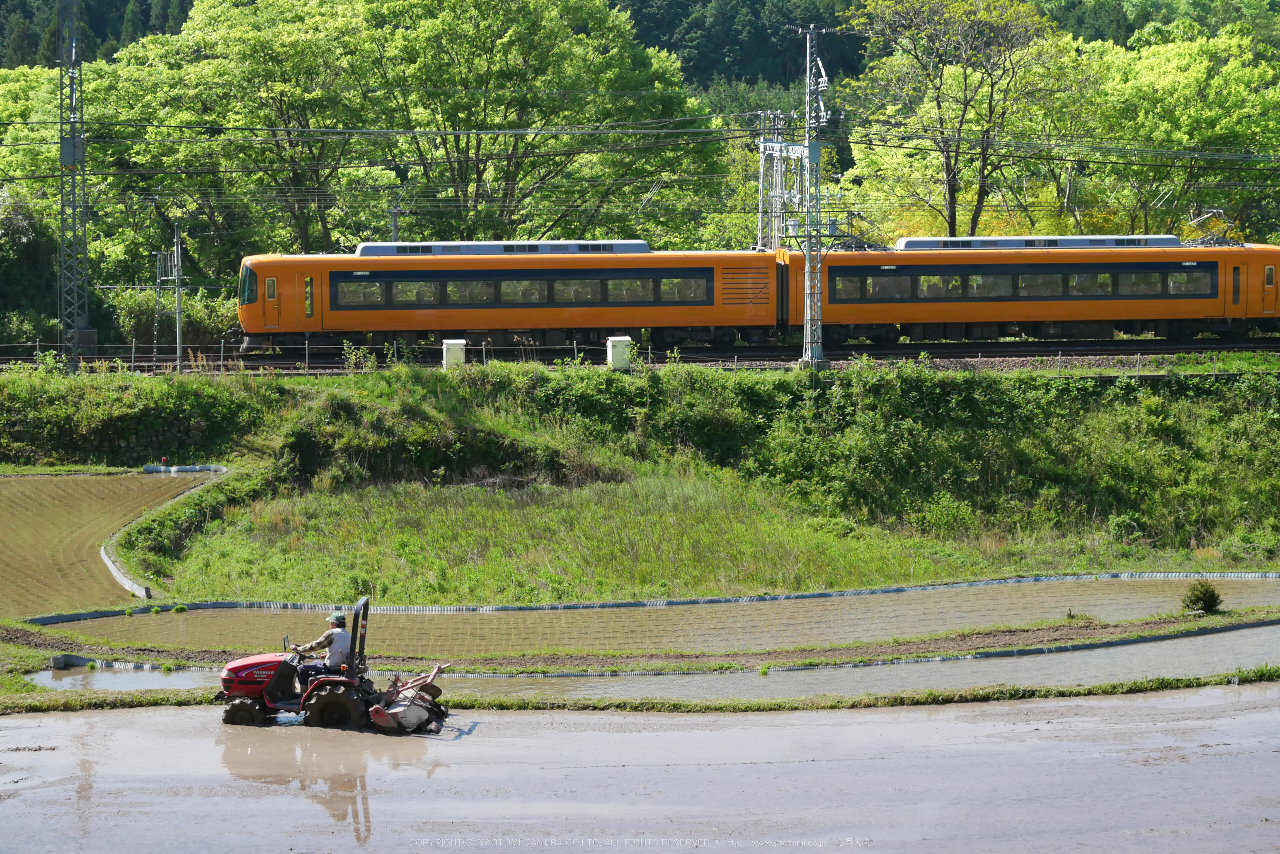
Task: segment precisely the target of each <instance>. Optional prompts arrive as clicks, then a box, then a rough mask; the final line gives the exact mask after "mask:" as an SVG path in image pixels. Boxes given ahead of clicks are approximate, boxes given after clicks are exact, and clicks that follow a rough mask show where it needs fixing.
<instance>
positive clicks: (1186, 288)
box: [1169, 270, 1213, 296]
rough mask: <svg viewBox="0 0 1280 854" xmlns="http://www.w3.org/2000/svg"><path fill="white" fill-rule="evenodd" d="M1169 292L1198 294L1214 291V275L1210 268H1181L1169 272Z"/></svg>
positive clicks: (1183, 294) (1188, 294)
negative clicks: (1211, 274)
mask: <svg viewBox="0 0 1280 854" xmlns="http://www.w3.org/2000/svg"><path fill="white" fill-rule="evenodd" d="M1169 293H1170V294H1173V295H1177V296H1196V295H1203V294H1211V293H1213V277H1212V276H1210V275H1209V271H1208V270H1179V271H1176V272H1173V273H1170V274H1169Z"/></svg>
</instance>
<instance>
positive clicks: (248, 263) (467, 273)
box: [239, 235, 1280, 351]
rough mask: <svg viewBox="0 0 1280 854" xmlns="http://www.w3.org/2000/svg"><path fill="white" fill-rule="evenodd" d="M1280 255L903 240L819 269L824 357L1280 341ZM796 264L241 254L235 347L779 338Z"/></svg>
mask: <svg viewBox="0 0 1280 854" xmlns="http://www.w3.org/2000/svg"><path fill="white" fill-rule="evenodd" d="M1277 266H1280V247H1275V246H1267V245H1256V244H1231V245H1216V246H1194V245H1188V244H1184V243H1182V242H1181V241H1179V240H1178V238H1176V237H1172V236H1169V235H1150V236H1124V237H1112V236H1092V237H1000V238H972V239H954V238H904V239H902V240H899V241H898V243H897V245H896V246H895V247H894V248H892V249H881V250H872V251H832V252H829V253H827V254H826V255H825V256H824V257H823V262H822V273H821V278H822V321H823V334H824V339H825V341H826V343H827V345H828V346H834V345H839V344H842V343H845V342H847V341H848V340H850V339H851V338H866V339H868V340H871V341H873V342H876V343H893V342H897V341H899V340H900V339H901V338H902V337H903V336H906V337H909V338H910V339H911V340H912V341H937V340H966V339H967V340H991V339H996V338H1000V337H1007V336H1018V335H1028V336H1031V337H1035V338H1058V339H1085V338H1091V339H1097V338H1111V337H1112V336H1113V335H1114V334H1115V333H1116V332H1117V331H1121V332H1128V333H1142V332H1148V331H1149V332H1153V333H1154V334H1155V335H1157V336H1160V337H1168V338H1171V339H1174V340H1185V339H1189V338H1192V337H1194V336H1196V335H1198V334H1200V333H1202V332H1210V333H1213V334H1216V335H1219V336H1222V337H1227V338H1243V337H1245V336H1247V335H1248V334H1249V332H1250V330H1251V329H1261V330H1262V331H1268V332H1270V331H1280V322H1278V318H1277V314H1276V276H1275V271H1276V267H1277ZM803 295H804V259H803V256H802V255H801V254H800V253H798V252H794V251H788V250H780V251H778V252H777V253H776V254H770V253H767V252H651V251H649V248H648V246H647V245H646V244H645V243H643V242H641V241H613V242H607V241H585V242H584V241H578V242H563V241H546V242H538V243H510V242H467V243H362V244H360V246H359V247H358V248H357V249H356V252H355V254H352V255H254V256H250V257H248V258H245V259H244V263H243V264H242V266H241V269H240V306H239V315H240V324H241V327H242V329H243V330H244V332H245V339H244V345H243V349H244V350H246V351H250V350H254V349H258V348H263V347H268V346H286V345H290V344H301V343H302V342H303V340H304V339H310V341H311V342H312V343H313V344H317V345H325V344H337V343H340V342H341V341H344V340H350V341H372V342H373V343H384V342H389V341H391V340H392V339H393V338H394V339H401V340H408V341H410V342H426V341H429V340H435V341H439V340H442V339H446V338H455V337H456V338H465V339H466V340H467V341H468V342H469V343H470V344H473V345H476V346H478V345H480V344H481V343H482V342H485V343H488V344H490V345H492V346H520V345H525V346H530V345H532V346H563V345H566V344H569V343H572V342H579V343H584V344H589V343H597V342H600V341H602V340H603V339H604V338H605V337H606V336H609V335H615V334H630V335H631V336H632V337H633V338H634V339H636V340H639V336H640V333H641V330H643V329H649V330H650V341H651V343H652V344H653V346H656V347H662V348H666V347H671V346H679V345H681V344H684V343H687V342H690V341H694V342H705V343H709V344H713V345H716V346H720V347H728V346H732V345H733V344H735V343H736V342H737V341H738V340H739V339H742V340H743V341H744V342H746V343H748V344H763V343H766V342H769V341H776V340H777V339H778V338H779V337H780V336H782V335H785V334H788V333H790V332H793V331H796V330H797V329H798V327H799V324H800V323H801V322H802V319H803Z"/></svg>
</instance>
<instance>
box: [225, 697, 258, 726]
mask: <svg viewBox="0 0 1280 854" xmlns="http://www.w3.org/2000/svg"><path fill="white" fill-rule="evenodd" d="M264 711H265V710H264V709H263V708H262V704H261V703H259V702H258V701H257V700H251V699H249V698H248V697H236V698H235V699H234V700H232V701H231V702H230V703H227V708H226V709H224V710H223V712H222V722H223V723H224V724H232V725H235V726H259V725H260V724H261V723H262V720H263V717H264Z"/></svg>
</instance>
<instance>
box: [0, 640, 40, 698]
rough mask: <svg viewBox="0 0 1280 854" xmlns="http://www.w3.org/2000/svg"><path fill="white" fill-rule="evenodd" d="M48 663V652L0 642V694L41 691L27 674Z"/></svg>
mask: <svg viewBox="0 0 1280 854" xmlns="http://www.w3.org/2000/svg"><path fill="white" fill-rule="evenodd" d="M48 665H49V653H48V652H45V651H44V650H39V649H29V648H27V647H24V646H14V645H13V644H9V643H0V695H4V694H24V693H30V692H33V691H34V692H38V691H43V690H44V689H42V688H40V687H38V686H37V685H36V684H35V683H34V682H32V681H31V680H30V679H27V678H26V676H27V674H30V673H35V672H37V671H39V670H43V669H44V668H45V667H47V666H48Z"/></svg>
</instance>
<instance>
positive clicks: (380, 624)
mask: <svg viewBox="0 0 1280 854" xmlns="http://www.w3.org/2000/svg"><path fill="white" fill-rule="evenodd" d="M1214 583H1215V585H1216V586H1217V588H1218V590H1219V591H1220V592H1221V593H1222V595H1223V601H1224V606H1225V607H1228V608H1239V607H1246V606H1251V605H1276V604H1280V580H1266V579H1256V580H1253V579H1229V580H1221V581H1215V582H1214ZM1186 586H1187V582H1186V581H1185V580H1163V579H1062V580H1055V581H1041V582H1028V583H1013V584H990V585H982V586H968V587H966V586H956V587H947V588H932V589H920V590H910V591H905V592H895V593H878V594H874V595H863V596H841V597H833V598H825V599H798V600H796V599H793V600H784V601H773V602H733V603H724V604H712V605H675V606H669V607H665V608H655V607H648V608H640V607H637V608H600V609H582V610H551V611H492V612H469V613H454V614H427V615H413V614H374V615H372V616H371V618H370V620H369V647H370V649H371V650H373V651H376V652H380V653H386V654H390V655H412V656H423V657H434V658H451V657H474V656H484V655H503V654H510V653H522V652H545V651H549V650H573V651H582V652H634V653H655V652H667V651H680V652H698V653H726V652H739V651H755V650H776V649H793V648H799V647H823V646H836V645H840V644H848V643H853V642H857V641H884V640H889V639H891V638H907V637H916V636H919V635H924V634H929V633H933V632H945V631H956V630H960V629H973V628H978V627H983V626H991V625H1026V624H1028V623H1032V622H1035V621H1038V620H1046V619H1056V618H1061V617H1063V616H1065V615H1066V613H1067V611H1068V610H1070V611H1072V612H1074V613H1076V614H1088V615H1091V616H1093V617H1096V618H1098V619H1100V620H1105V621H1109V622H1110V621H1116V620H1128V619H1137V618H1142V617H1149V616H1151V615H1153V614H1159V613H1168V612H1171V611H1176V610H1179V599H1180V597H1181V596H1182V593H1183V592H1184V591H1185V590H1186ZM325 616H326V615H325V614H322V613H319V612H315V611H271V610H264V609H254V608H242V609H219V610H207V611H189V612H187V613H185V614H173V613H165V614H159V615H151V614H140V615H137V616H133V617H107V618H102V619H97V620H91V621H84V622H78V623H69V624H65V625H64V626H62V628H67V629H71V630H73V631H75V632H77V633H79V634H83V635H86V636H90V637H94V638H102V639H104V640H107V641H111V642H115V643H122V644H130V645H146V644H157V643H159V644H172V645H177V646H184V647H197V648H205V649H208V648H219V647H226V646H234V647H245V646H252V647H256V648H261V649H266V650H274V649H280V643H281V638H282V637H283V636H284V635H289V637H290V639H291V640H293V641H295V642H297V641H300V640H310V639H311V638H312V637H314V636H318V635H319V634H320V633H321V632H322V631H323V630H324V628H325V625H324V619H325Z"/></svg>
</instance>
